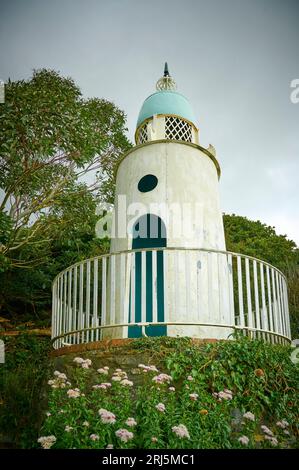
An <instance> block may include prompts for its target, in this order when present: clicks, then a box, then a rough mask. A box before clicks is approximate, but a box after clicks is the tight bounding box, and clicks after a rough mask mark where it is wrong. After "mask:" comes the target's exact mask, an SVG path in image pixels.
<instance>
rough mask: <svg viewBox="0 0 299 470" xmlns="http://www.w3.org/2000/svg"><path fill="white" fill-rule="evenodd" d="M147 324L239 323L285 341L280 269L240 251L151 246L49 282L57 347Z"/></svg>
mask: <svg viewBox="0 0 299 470" xmlns="http://www.w3.org/2000/svg"><path fill="white" fill-rule="evenodd" d="M149 263H150V264H149ZM161 312H162V313H161ZM162 314H163V315H162ZM161 315H162V316H163V321H161ZM149 325H151V328H152V327H155V326H156V327H157V326H163V325H165V326H166V327H167V333H166V334H168V335H170V336H176V334H178V335H186V336H195V337H204V336H203V335H205V334H206V335H207V337H212V336H209V332H213V333H212V334H213V335H214V337H215V334H216V337H217V331H223V334H224V336H225V335H226V336H225V337H229V336H231V335H229V332H234V331H236V330H237V331H240V332H242V334H246V335H248V336H250V337H252V338H259V339H264V340H266V341H270V342H273V343H277V342H278V343H289V342H290V341H291V332H290V321H289V311H288V298H287V284H286V279H285V276H284V275H283V274H282V273H281V272H280V271H279V270H278V269H276V268H275V267H273V266H271V265H270V264H268V263H266V262H263V261H260V260H257V259H255V258H252V257H250V256H245V255H241V254H236V253H231V252H225V251H216V250H200V249H191V248H150V249H143V250H133V251H126V252H121V253H113V254H109V255H103V256H98V257H94V258H91V259H88V260H84V261H82V262H79V263H76V264H75V265H73V266H70V267H69V268H67V269H66V270H65V271H63V272H61V273H60V274H58V276H56V278H55V280H54V282H53V302H52V339H53V345H54V347H55V348H60V347H63V346H67V345H73V344H81V343H88V342H91V341H97V340H100V339H105V338H125V337H130V331H131V328H132V326H135V327H136V326H137V327H138V326H140V327H141V326H142V329H141V328H140V331H142V333H143V334H146V332H147V328H148V326H149ZM209 328H210V329H209ZM186 332H187V333H186ZM206 332H207V333H206ZM215 332H216V333H215ZM193 333H194V334H193ZM210 334H211V333H210Z"/></svg>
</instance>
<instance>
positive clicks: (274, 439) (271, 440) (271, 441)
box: [265, 435, 278, 447]
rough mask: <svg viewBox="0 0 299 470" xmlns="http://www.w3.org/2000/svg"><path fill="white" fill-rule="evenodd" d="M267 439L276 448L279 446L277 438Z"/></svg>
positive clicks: (270, 437)
mask: <svg viewBox="0 0 299 470" xmlns="http://www.w3.org/2000/svg"><path fill="white" fill-rule="evenodd" d="M265 439H266V440H267V441H270V444H272V445H273V446H274V447H276V446H277V445H278V440H277V439H276V437H272V436H267V435H266V436H265Z"/></svg>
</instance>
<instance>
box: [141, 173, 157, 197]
mask: <svg viewBox="0 0 299 470" xmlns="http://www.w3.org/2000/svg"><path fill="white" fill-rule="evenodd" d="M157 184H158V178H157V177H156V176H155V175H145V176H143V177H142V178H141V180H139V183H138V189H139V191H140V192H142V193H147V192H148V191H152V190H153V189H154V188H155V187H156V186H157Z"/></svg>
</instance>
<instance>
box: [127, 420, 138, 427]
mask: <svg viewBox="0 0 299 470" xmlns="http://www.w3.org/2000/svg"><path fill="white" fill-rule="evenodd" d="M126 425H127V426H129V427H130V428H132V427H134V426H137V421H136V420H135V419H134V418H128V419H127V421H126Z"/></svg>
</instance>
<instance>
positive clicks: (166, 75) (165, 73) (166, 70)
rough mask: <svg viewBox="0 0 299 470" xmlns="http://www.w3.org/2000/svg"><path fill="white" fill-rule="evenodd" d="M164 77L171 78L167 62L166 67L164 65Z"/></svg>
mask: <svg viewBox="0 0 299 470" xmlns="http://www.w3.org/2000/svg"><path fill="white" fill-rule="evenodd" d="M164 77H170V74H169V70H168V64H167V62H165V65H164Z"/></svg>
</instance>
